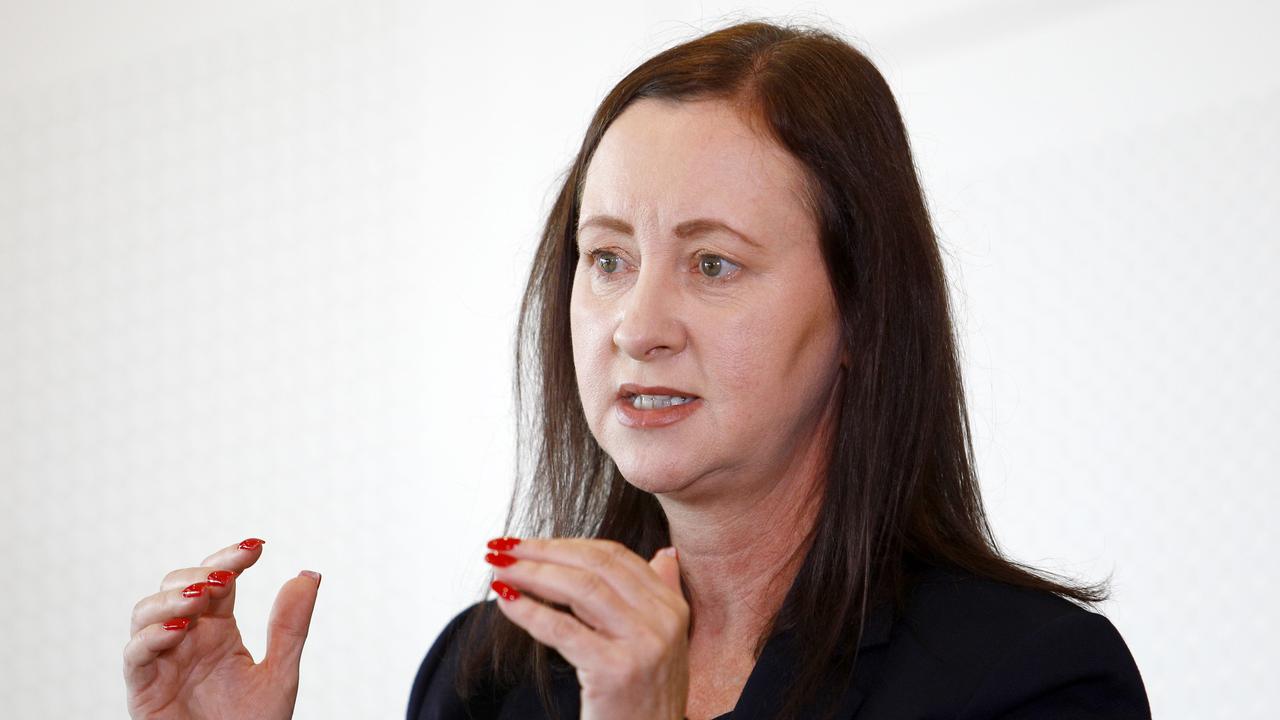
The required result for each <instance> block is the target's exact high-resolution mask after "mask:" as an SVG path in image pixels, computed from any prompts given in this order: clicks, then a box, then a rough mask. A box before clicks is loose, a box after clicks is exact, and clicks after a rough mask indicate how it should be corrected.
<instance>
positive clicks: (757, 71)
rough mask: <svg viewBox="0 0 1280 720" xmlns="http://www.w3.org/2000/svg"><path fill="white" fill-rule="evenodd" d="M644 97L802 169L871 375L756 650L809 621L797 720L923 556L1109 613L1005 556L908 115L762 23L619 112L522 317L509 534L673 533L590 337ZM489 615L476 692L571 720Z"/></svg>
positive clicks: (720, 33) (556, 233) (475, 666)
mask: <svg viewBox="0 0 1280 720" xmlns="http://www.w3.org/2000/svg"><path fill="white" fill-rule="evenodd" d="M641 98H661V99H666V100H671V101H695V100H707V99H715V100H724V101H728V102H730V103H732V104H733V105H734V106H735V107H736V108H738V109H739V110H740V112H741V113H742V114H743V117H744V119H745V120H746V121H747V122H749V123H750V125H751V126H752V127H753V128H755V129H756V131H757V132H760V133H762V135H763V136H765V137H768V138H770V139H772V140H773V141H775V142H776V143H778V145H779V146H781V147H783V148H785V149H786V150H787V151H788V152H790V153H791V155H792V156H794V157H795V158H796V159H797V160H798V161H799V165H800V166H801V167H802V169H803V171H804V173H805V193H804V198H805V201H806V202H807V204H808V205H809V209H810V211H811V212H812V213H813V215H814V217H815V218H816V220H817V226H818V228H819V238H820V240H819V241H820V243H821V246H822V254H823V257H824V259H825V266H826V273H827V279H828V280H829V282H830V284H831V287H832V289H833V291H834V295H835V298H836V302H837V305H838V308H839V314H840V320H841V326H842V342H843V347H844V348H845V350H846V351H847V353H848V358H849V365H848V367H847V368H846V369H845V371H844V374H843V375H842V376H841V379H840V381H839V385H840V387H839V388H838V402H839V406H838V407H839V417H838V421H837V423H836V425H835V429H834V432H833V435H832V438H831V442H830V448H831V452H830V457H829V462H828V464H827V470H826V477H825V484H824V485H823V495H822V501H821V505H820V508H819V510H818V512H817V516H816V519H815V521H814V524H813V526H812V528H811V529H810V530H809V532H808V535H807V536H806V540H805V542H804V544H803V547H801V548H799V549H798V551H800V552H804V553H805V555H804V559H803V562H802V563H801V565H800V569H799V571H798V573H797V575H796V578H795V580H794V583H793V584H792V586H791V590H790V592H789V593H788V594H787V596H786V598H785V599H784V601H783V604H782V606H781V608H780V609H779V611H778V613H777V615H776V616H775V617H774V618H773V623H772V625H771V627H770V628H769V630H768V631H767V632H766V633H765V634H764V635H762V636H761V637H760V638H759V640H758V643H757V645H756V655H757V657H758V655H759V653H760V651H761V650H762V649H763V647H764V645H765V643H766V642H767V640H768V638H769V637H770V636H772V635H773V634H774V633H777V632H780V631H782V630H784V629H789V630H792V631H793V632H795V633H796V642H797V644H796V647H802V648H805V653H804V656H803V657H802V658H801V659H800V665H799V666H798V668H797V674H796V676H795V678H794V681H793V682H792V683H791V684H790V686H789V687H790V690H789V694H788V696H787V697H786V698H785V701H784V706H783V709H782V717H785V718H795V717H798V715H799V713H800V712H801V709H802V708H804V707H807V706H811V704H812V703H814V702H815V701H817V700H819V699H821V697H820V696H821V695H823V694H825V693H820V690H821V688H822V686H823V683H824V682H825V681H827V679H828V678H830V677H831V675H830V673H831V672H832V670H833V669H835V670H837V671H841V670H843V671H847V672H852V670H853V667H854V664H855V660H856V653H853V654H850V653H849V652H846V651H845V650H844V649H845V648H856V647H858V642H859V640H860V638H861V635H862V628H863V624H864V622H865V619H866V617H867V613H868V610H869V609H870V608H871V607H872V606H873V605H874V604H876V603H879V602H884V601H887V600H889V599H895V600H898V601H899V602H900V601H901V598H902V597H903V596H904V593H905V591H906V589H907V585H908V583H909V580H910V578H909V575H908V572H907V570H906V568H907V566H908V563H909V562H911V561H913V560H921V561H924V562H928V563H934V564H943V565H948V566H951V567H956V568H960V569H962V570H965V571H968V572H971V573H974V574H976V575H978V576H980V577H984V578H988V579H992V580H996V581H999V582H1004V583H1009V584H1012V585H1016V586H1020V587H1026V588H1035V589H1040V590H1045V591H1049V592H1052V593H1055V594H1057V595H1060V596H1062V597H1065V598H1068V599H1070V600H1073V601H1076V602H1078V603H1081V604H1089V603H1094V602H1098V601H1100V600H1102V599H1104V598H1105V597H1106V585H1105V583H1103V584H1098V585H1083V584H1075V583H1072V582H1071V581H1068V580H1066V579H1064V578H1060V577H1056V576H1053V575H1049V574H1047V573H1044V572H1039V571H1036V570H1033V569H1031V568H1028V567H1026V566H1023V565H1020V564H1018V563H1016V562H1014V561H1012V560H1010V559H1008V558H1006V557H1004V556H1003V555H1002V554H1001V552H1000V550H999V549H998V547H997V545H996V542H995V540H994V537H993V535H992V532H991V529H990V527H989V525H988V523H987V519H986V515H985V513H984V511H983V506H982V501H981V498H980V495H979V491H978V483H977V478H976V476H975V471H974V463H973V441H972V437H971V435H970V430H969V422H968V413H967V409H966V405H965V397H964V390H963V383H962V379H961V374H960V365H959V360H958V357H957V348H956V340H955V337H954V329H953V324H952V318H951V309H950V304H949V300H948V291H947V284H946V276H945V272H944V267H943V262H942V258H941V253H940V250H939V247H938V242H937V239H936V237H935V235H934V232H933V227H932V223H931V220H930V217H929V213H928V210H927V206H926V203H925V199H924V194H923V192H922V190H921V187H920V182H919V179H918V177H917V174H916V169H915V164H914V162H913V160H912V155H911V149H910V145H909V143H908V141H907V133H906V130H905V128H904V126H903V122H902V117H901V115H900V113H899V110H898V106H897V103H896V102H895V101H894V98H893V94H892V93H891V92H890V90H889V86H888V84H887V83H886V82H885V80H884V78H883V77H882V76H881V74H880V73H879V71H877V70H876V68H875V66H874V65H873V64H872V63H871V61H870V60H869V59H868V58H867V57H866V56H865V55H863V54H862V53H861V52H859V51H858V50H857V49H856V48H854V47H852V46H851V45H850V44H849V43H847V42H846V41H844V40H843V39H841V38H839V37H838V36H836V35H834V34H832V33H830V32H828V31H825V30H821V29H816V28H811V27H807V26H796V25H787V26H780V25H777V24H772V23H767V22H745V23H740V24H736V25H732V26H729V27H725V28H723V29H720V30H716V31H714V32H711V33H708V34H705V35H703V36H701V37H698V38H696V39H693V40H690V41H688V42H685V43H683V44H681V45H678V46H676V47H672V48H670V49H668V50H665V51H663V52H661V53H659V54H658V55H656V56H654V57H652V58H651V59H649V60H647V61H646V62H644V63H643V64H642V65H640V66H639V67H637V68H636V69H635V70H633V71H632V72H631V73H630V74H628V75H627V76H626V77H625V78H623V79H622V80H621V81H620V82H619V83H618V84H617V85H616V86H615V87H614V88H613V89H612V90H611V91H610V92H609V94H608V95H607V96H606V97H605V98H604V100H603V102H601V103H600V106H599V108H597V110H596V112H595V115H594V116H593V118H592V120H591V124H590V126H589V127H588V129H587V132H586V137H585V138H584V139H583V142H582V146H581V148H580V149H579V150H578V153H577V156H576V157H575V158H574V160H573V163H572V165H571V166H570V168H569V169H568V172H567V175H566V176H565V177H564V179H563V183H562V185H561V187H560V190H559V193H558V195H557V196H556V200H555V203H554V205H553V206H552V208H551V211H550V214H549V216H548V217H547V220H546V224H545V227H544V228H543V231H542V238H541V242H540V244H539V247H538V249H537V252H536V255H535V257H534V260H533V265H532V268H531V269H530V272H529V278H528V284H527V286H526V289H525V292H524V298H523V302H522V304H521V309H520V316H519V321H518V326H517V331H516V343H515V364H516V376H515V383H514V391H515V396H516V407H517V416H518V417H517V423H518V428H517V430H518V434H519V440H518V447H519V452H518V455H519V457H518V459H517V479H516V486H515V490H514V493H513V495H512V499H511V505H510V508H509V510H508V515H507V520H506V526H505V531H506V532H507V533H508V534H511V535H516V536H520V535H524V536H527V537H537V536H544V537H545V536H557V537H590V538H608V539H611V540H616V541H618V542H621V543H623V544H624V545H626V546H627V547H628V548H630V549H631V550H632V551H634V552H636V553H637V554H639V555H640V556H642V557H645V558H648V557H650V556H652V554H653V553H654V552H656V550H657V549H658V548H661V547H663V546H665V545H667V544H669V541H670V540H669V539H670V536H669V531H668V526H667V520H666V517H665V515H664V513H663V511H662V508H661V506H660V505H659V504H658V502H657V500H656V498H655V497H654V496H653V495H652V494H650V493H647V492H644V491H642V490H639V489H637V488H635V487H634V486H632V485H630V484H629V483H627V482H626V480H625V479H624V478H623V477H622V475H621V474H620V473H619V471H618V468H617V466H616V465H615V464H614V463H613V461H612V460H611V459H610V458H609V456H608V455H607V454H606V453H605V452H604V450H603V449H602V448H601V447H600V445H599V444H598V443H597V442H596V440H595V438H594V437H593V436H592V434H591V432H590V430H589V428H588V426H587V421H586V416H585V414H584V411H583V408H582V403H581V400H580V398H579V394H578V387H577V381H576V378H575V373H574V364H573V348H572V345H571V341H570V329H569V299H570V292H571V288H572V285H573V279H574V272H575V268H576V266H577V263H578V257H577V251H576V237H575V234H576V229H577V223H578V210H579V202H580V199H581V195H582V186H583V181H584V179H585V177H586V173H587V167H588V165H589V164H590V162H591V158H592V155H593V153H594V152H595V149H596V147H597V146H598V145H599V143H600V139H601V137H602V136H603V135H604V133H605V131H606V130H607V129H608V128H609V126H610V124H611V123H612V122H613V121H614V119H615V118H617V117H618V115H619V114H620V113H622V112H623V111H624V110H625V109H626V108H627V107H628V106H629V105H630V104H631V103H632V102H634V101H636V100H638V99H641ZM526 466H528V467H527V469H526ZM834 588H839V589H842V590H843V591H842V592H833V591H832V590H833V589H834ZM557 607H559V608H560V609H562V610H565V609H566V608H564V607H563V606H557ZM474 617H475V618H476V621H475V622H473V623H471V624H470V627H469V630H468V634H467V635H465V636H464V637H465V638H466V639H465V640H464V641H463V645H464V647H463V659H462V662H461V664H460V668H459V674H458V690H459V693H460V694H462V695H463V696H464V697H469V696H473V695H477V694H484V693H482V690H481V687H482V686H487V687H489V688H490V690H491V691H492V692H498V690H496V689H494V688H502V687H506V688H509V687H512V686H514V685H516V684H518V683H520V682H530V681H531V682H533V683H534V684H535V686H536V687H537V689H538V692H539V695H540V697H541V699H542V702H543V704H544V707H545V708H546V710H547V712H548V714H549V715H551V716H552V717H556V716H557V715H558V713H556V710H555V708H554V707H553V706H552V703H551V700H550V687H551V682H552V680H553V676H554V675H555V673H556V671H557V670H559V671H565V670H566V669H567V668H568V664H567V663H566V662H565V661H564V659H563V658H562V657H560V656H559V654H558V653H556V652H555V651H554V650H553V649H550V648H547V647H545V646H543V645H541V644H540V643H537V642H536V641H534V640H533V639H532V638H531V637H529V635H528V634H527V633H526V632H525V631H524V630H523V629H522V628H520V627H518V626H516V625H515V624H513V623H511V622H510V621H509V620H507V619H506V618H505V616H503V615H502V614H501V613H498V612H495V611H493V608H492V607H489V608H488V612H481V613H477V614H476V615H475V616H474ZM829 709H830V708H829V707H828V710H829Z"/></svg>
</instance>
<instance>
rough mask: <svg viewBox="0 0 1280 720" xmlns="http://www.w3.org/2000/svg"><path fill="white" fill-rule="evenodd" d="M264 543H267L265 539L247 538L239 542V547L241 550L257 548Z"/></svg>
mask: <svg viewBox="0 0 1280 720" xmlns="http://www.w3.org/2000/svg"><path fill="white" fill-rule="evenodd" d="M266 544H267V541H266V540H259V539H258V538H249V539H248V540H245V541H244V542H242V543H240V549H241V550H257V549H258V548H260V547H262V546H263V545H266Z"/></svg>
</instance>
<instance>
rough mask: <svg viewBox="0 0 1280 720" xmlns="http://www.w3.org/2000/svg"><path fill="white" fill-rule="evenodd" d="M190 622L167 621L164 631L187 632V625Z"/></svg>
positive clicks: (178, 619)
mask: <svg viewBox="0 0 1280 720" xmlns="http://www.w3.org/2000/svg"><path fill="white" fill-rule="evenodd" d="M189 622H191V621H190V620H188V619H187V618H171V619H169V620H165V622H164V629H165V630H185V629H186V628H187V623H189Z"/></svg>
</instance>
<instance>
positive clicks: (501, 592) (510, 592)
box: [489, 580, 520, 600]
mask: <svg viewBox="0 0 1280 720" xmlns="http://www.w3.org/2000/svg"><path fill="white" fill-rule="evenodd" d="M489 587H491V588H493V591H494V592H496V593H498V596H499V597H501V598H502V599H503V600H515V599H516V598H518V597H520V591H519V590H516V589H515V588H513V587H511V586H510V585H508V584H506V583H504V582H502V581H501V580H494V581H493V582H492V583H490V585H489Z"/></svg>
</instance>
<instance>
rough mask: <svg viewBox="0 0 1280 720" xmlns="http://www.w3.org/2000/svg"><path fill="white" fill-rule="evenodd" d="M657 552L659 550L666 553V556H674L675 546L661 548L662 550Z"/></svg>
mask: <svg viewBox="0 0 1280 720" xmlns="http://www.w3.org/2000/svg"><path fill="white" fill-rule="evenodd" d="M659 552H661V553H662V554H663V555H666V556H667V557H672V558H673V557H676V549H675V546H672V547H666V548H662V550H660V551H659Z"/></svg>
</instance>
